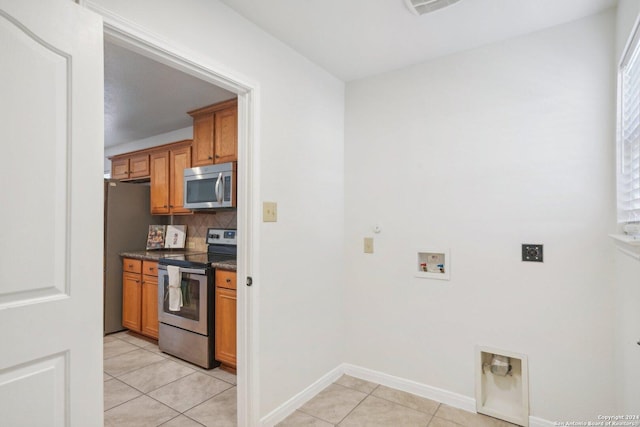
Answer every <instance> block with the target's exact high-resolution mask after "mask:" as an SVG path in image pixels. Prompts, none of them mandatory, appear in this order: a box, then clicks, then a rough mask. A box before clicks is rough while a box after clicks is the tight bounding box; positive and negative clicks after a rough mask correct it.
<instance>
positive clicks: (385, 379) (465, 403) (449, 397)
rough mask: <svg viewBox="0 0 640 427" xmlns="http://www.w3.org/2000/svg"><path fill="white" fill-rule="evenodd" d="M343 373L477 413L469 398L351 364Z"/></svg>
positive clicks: (343, 365) (473, 402)
mask: <svg viewBox="0 0 640 427" xmlns="http://www.w3.org/2000/svg"><path fill="white" fill-rule="evenodd" d="M342 371H343V373H345V374H347V375H351V376H352V377H356V378H360V379H362V380H366V381H371V382H374V383H378V384H382V385H384V386H387V387H391V388H395V389H396V390H401V391H406V392H407V393H411V394H415V395H416V396H420V397H426V398H427V399H431V400H435V401H436V402H440V403H444V404H446V405H449V406H453V407H454V408H458V409H463V410H465V411H468V412H476V400H475V399H473V398H471V397H468V396H463V395H461V394H457V393H453V392H450V391H447V390H443V389H440V388H437V387H432V386H428V385H426V384H421V383H418V382H416V381H411V380H407V379H405V378H400V377H396V376H393V375H389V374H385V373H382V372H378V371H374V370H371V369H367V368H363V367H361V366H356V365H351V364H349V363H343V364H342Z"/></svg>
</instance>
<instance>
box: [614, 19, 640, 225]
mask: <svg viewBox="0 0 640 427" xmlns="http://www.w3.org/2000/svg"><path fill="white" fill-rule="evenodd" d="M639 39H640V29H639V28H638V22H636V25H635V27H634V30H633V32H632V34H631V37H630V39H629V41H628V42H627V46H626V47H625V50H624V53H623V55H622V60H621V61H620V67H619V71H618V102H619V104H618V105H619V107H618V135H617V144H618V162H617V163H618V164H617V170H618V177H617V183H618V222H623V223H626V222H636V221H640V49H639V46H640V43H639Z"/></svg>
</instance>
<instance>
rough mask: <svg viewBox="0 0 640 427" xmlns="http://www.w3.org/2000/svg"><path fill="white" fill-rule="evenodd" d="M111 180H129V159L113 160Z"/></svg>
mask: <svg viewBox="0 0 640 427" xmlns="http://www.w3.org/2000/svg"><path fill="white" fill-rule="evenodd" d="M111 178H112V179H129V158H128V157H124V158H122V157H121V158H114V159H113V160H111Z"/></svg>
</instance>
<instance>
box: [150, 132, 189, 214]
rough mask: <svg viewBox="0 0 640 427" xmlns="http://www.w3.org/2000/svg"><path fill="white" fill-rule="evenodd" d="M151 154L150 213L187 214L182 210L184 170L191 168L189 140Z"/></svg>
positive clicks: (187, 212) (186, 211)
mask: <svg viewBox="0 0 640 427" xmlns="http://www.w3.org/2000/svg"><path fill="white" fill-rule="evenodd" d="M164 147H165V149H164V150H163V151H158V152H153V153H151V213H152V214H153V215H169V214H171V215H173V214H189V213H191V210H189V209H185V208H184V170H185V168H190V167H191V140H185V141H179V142H176V143H174V144H171V145H170V146H164Z"/></svg>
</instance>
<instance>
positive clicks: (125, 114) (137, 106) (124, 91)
mask: <svg viewBox="0 0 640 427" xmlns="http://www.w3.org/2000/svg"><path fill="white" fill-rule="evenodd" d="M235 96H236V95H235V94H233V93H231V92H229V91H226V90H224V89H222V88H219V87H217V86H214V85H212V84H211V83H207V82H205V81H203V80H200V79H197V78H195V77H193V76H191V75H189V74H186V73H183V72H181V71H178V70H176V69H174V68H171V67H168V66H166V65H164V64H161V63H159V62H156V61H153V60H151V59H149V58H146V57H144V56H142V55H139V54H137V53H134V52H131V51H129V50H127V49H124V48H122V47H120V46H117V45H114V44H111V43H108V42H105V45H104V126H105V129H104V145H105V147H112V146H115V145H119V144H123V143H127V142H131V141H136V140H139V139H144V138H148V137H151V136H155V135H159V134H162V133H166V132H169V131H172V130H176V129H182V128H185V127H187V126H191V125H192V124H193V119H192V118H191V116H189V115H188V114H187V111H191V110H195V109H196V108H199V107H204V106H205V105H210V104H215V103H216V102H220V101H225V100H227V99H231V98H234V97H235Z"/></svg>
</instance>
